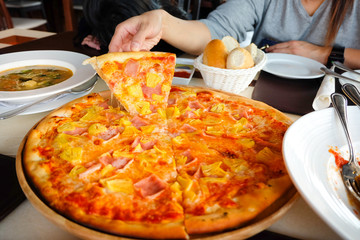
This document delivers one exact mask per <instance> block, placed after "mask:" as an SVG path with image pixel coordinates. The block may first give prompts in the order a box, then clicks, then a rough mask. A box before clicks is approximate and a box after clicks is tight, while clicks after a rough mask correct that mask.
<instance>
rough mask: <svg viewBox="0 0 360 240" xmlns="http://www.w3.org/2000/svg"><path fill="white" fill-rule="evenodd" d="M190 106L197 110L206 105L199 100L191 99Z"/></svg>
mask: <svg viewBox="0 0 360 240" xmlns="http://www.w3.org/2000/svg"><path fill="white" fill-rule="evenodd" d="M189 107H190V108H191V109H194V110H197V109H199V108H204V106H203V105H201V103H199V102H198V101H190V102H189Z"/></svg>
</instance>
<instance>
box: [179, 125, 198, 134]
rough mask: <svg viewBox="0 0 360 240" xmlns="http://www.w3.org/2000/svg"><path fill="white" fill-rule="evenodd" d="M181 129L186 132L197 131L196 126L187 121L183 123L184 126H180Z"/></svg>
mask: <svg viewBox="0 0 360 240" xmlns="http://www.w3.org/2000/svg"><path fill="white" fill-rule="evenodd" d="M180 130H182V131H184V132H186V133H192V132H195V131H196V128H195V127H193V126H191V125H189V124H187V123H185V124H184V125H182V127H181V128H180Z"/></svg>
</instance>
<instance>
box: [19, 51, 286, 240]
mask: <svg viewBox="0 0 360 240" xmlns="http://www.w3.org/2000/svg"><path fill="white" fill-rule="evenodd" d="M118 54H120V53H118ZM126 54H127V53H121V54H120V55H122V57H123V58H122V59H123V60H121V61H119V59H120V58H119V57H114V56H115V55H116V54H115V55H113V54H111V55H106V56H101V57H99V60H100V61H101V63H100V64H99V63H98V62H97V59H92V60H91V61H92V64H94V65H93V66H95V67H96V69H97V72H98V73H100V76H102V77H104V78H106V79H108V80H106V81H110V82H114V81H115V80H116V79H117V78H118V79H124V78H127V77H124V75H126V74H125V73H124V72H126V71H124V69H126V67H127V64H126V62H128V63H129V62H130V64H134V62H133V61H135V62H136V61H140V63H141V64H142V63H145V65H146V66H145V67H144V68H143V67H138V68H137V69H138V70H137V73H134V75H133V76H132V77H131V78H128V80H127V81H130V82H133V83H134V84H139V85H140V86H141V89H142V91H143V90H144V89H145V91H146V88H143V86H144V84H146V82H147V80H146V77H143V76H144V75H147V73H146V71H150V72H152V73H155V74H157V75H160V76H164V77H162V80H161V81H160V82H158V84H159V85H160V88H161V89H167V87H165V88H163V87H162V84H164V85H165V86H168V84H169V82H168V81H169V80H168V79H167V76H168V75H167V74H168V72H173V69H171V70H169V69H166V68H167V66H172V65H173V63H171V64H170V65H167V64H169V62H172V61H173V60H172V59H171V60H169V58H168V57H165V58H164V59H163V60H162V61H160V62H157V61H156V62H155V64H156V65H160V66H158V67H157V69H158V70H157V71H155V72H153V67H152V64H151V63H149V62H151V61H152V60H151V59H152V58H151V57H149V56H150V55H152V56H154V55H153V53H149V55H146V54H144V55H143V56H142V57H140V58H133V57H132V56H133V55H132V53H130V54H129V55H127V57H126ZM142 54H143V53H142ZM155 55H156V54H155ZM144 57H145V59H147V60H146V61H145V60H144V59H143V58H144ZM155 58H156V57H155ZM170 58H173V57H172V56H171V57H170ZM104 59H106V60H104ZM114 59H115V60H114ZM141 64H140V65H141ZM135 65H136V64H135ZM108 66H116V68H114V67H112V68H111V69H113V72H112V73H111V71H110V72H109V71H107V70H109V69H108ZM114 69H115V70H114ZM140 69H145V70H140ZM159 69H162V70H161V71H165V72H166V74H162V73H161V71H160V70H159ZM102 71H105V72H107V74H108V76H105V75H103V73H101V72H102ZM117 71H119V72H121V74H118V73H116V72H117ZM143 71H145V73H144V72H143ZM117 74H118V75H117ZM137 75H141V77H138V76H137ZM115 76H116V77H115ZM126 76H127V75H126ZM165 76H166V77H165ZM121 81H122V80H121ZM111 86H117V83H116V81H115V83H111V84H110V89H111V92H109V91H108V92H102V93H92V94H90V95H87V96H84V97H81V98H79V99H76V100H74V101H72V102H70V103H67V104H66V105H64V106H62V107H61V108H59V109H57V110H54V111H53V112H52V113H50V114H49V115H48V116H46V117H45V118H44V119H43V120H42V121H40V122H39V123H38V124H37V125H36V126H35V127H34V128H33V129H32V130H31V131H30V132H29V134H28V136H27V139H26V142H25V147H24V151H23V165H24V170H25V173H26V176H27V177H28V179H29V181H30V182H31V183H32V184H33V185H34V186H35V189H36V191H37V192H38V193H39V195H40V196H41V197H42V198H43V199H44V201H46V203H47V204H48V205H49V206H50V207H51V208H52V209H54V210H55V211H57V212H58V213H60V214H62V215H63V216H65V217H67V218H70V219H72V220H73V221H76V222H77V223H80V224H82V225H85V226H89V227H91V228H94V229H97V230H100V231H103V232H107V233H111V234H115V235H120V236H131V237H139V238H158V239H170V238H172V239H187V238H189V237H191V236H198V234H208V233H215V232H221V231H225V230H228V229H233V228H238V227H241V226H244V225H245V224H246V223H248V222H249V221H251V220H252V219H254V218H255V217H256V216H258V215H259V214H260V213H261V212H263V211H264V210H265V209H267V208H268V207H269V206H270V205H271V204H273V203H274V202H276V200H278V199H279V198H281V196H283V195H284V194H285V193H286V192H287V191H288V190H289V189H290V188H291V187H292V183H291V180H290V178H289V176H288V174H287V171H286V168H285V164H284V161H283V158H282V140H283V136H284V133H285V131H286V130H287V128H288V127H289V125H290V124H291V120H290V119H289V118H287V117H286V116H285V115H284V114H283V113H281V112H279V111H278V110H276V109H274V108H272V107H270V106H268V105H266V104H264V103H261V102H258V101H254V100H251V99H248V98H245V97H241V96H238V95H235V94H231V93H227V92H222V91H217V90H214V89H209V88H201V87H190V86H171V87H170V88H168V90H167V92H166V91H164V92H161V94H158V95H160V96H163V98H162V101H164V100H165V99H166V103H165V104H164V102H162V101H161V102H162V103H161V104H160V105H156V104H158V103H159V102H156V104H155V105H153V103H154V102H153V100H154V99H153V98H151V99H152V100H151V99H150V98H148V97H145V98H144V99H145V100H144V101H147V102H149V103H150V105H152V106H153V107H151V108H149V109H150V112H149V111H147V112H141V111H140V112H139V111H137V110H135V111H130V110H129V109H132V107H134V105H136V102H133V103H131V102H128V104H129V105H128V107H125V106H118V105H117V104H112V103H113V101H111V95H112V94H114V95H115V96H116V97H119V100H120V101H121V99H123V96H124V95H131V93H129V92H126V90H125V89H122V88H121V87H120V86H118V87H115V88H112V87H111ZM155 88H157V86H155ZM114 89H115V90H114ZM140 95H141V94H140ZM132 96H133V95H132ZM155 98H156V97H155ZM125 99H126V97H125ZM125 102H126V101H125ZM121 103H122V104H123V102H121ZM131 105H132V106H131ZM134 109H136V107H135V108H134Z"/></svg>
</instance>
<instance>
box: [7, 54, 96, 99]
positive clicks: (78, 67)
mask: <svg viewBox="0 0 360 240" xmlns="http://www.w3.org/2000/svg"><path fill="white" fill-rule="evenodd" d="M87 58H89V56H87V55H84V54H81V53H76V52H69V51H25V52H16V53H9V54H2V55H0V71H4V70H7V69H10V68H16V67H21V66H29V65H37V64H41V65H57V66H63V67H66V68H69V69H71V70H72V71H73V73H74V75H73V76H72V77H71V78H69V79H67V80H66V81H63V82H61V83H58V84H55V85H52V86H49V87H45V88H39V89H34V90H26V91H11V92H10V91H0V101H6V102H13V103H23V102H31V101H35V100H36V99H39V98H44V97H47V96H49V95H52V94H55V93H58V92H62V91H66V90H68V89H71V88H74V87H76V86H78V85H81V84H82V83H85V82H86V81H88V80H89V79H91V78H92V77H93V76H95V70H94V69H93V68H92V67H91V66H90V65H85V66H84V65H82V62H83V61H84V60H85V59H87Z"/></svg>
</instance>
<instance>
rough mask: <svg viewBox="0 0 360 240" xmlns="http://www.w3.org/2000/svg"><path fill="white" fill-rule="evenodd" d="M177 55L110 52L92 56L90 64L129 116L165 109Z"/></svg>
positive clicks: (87, 62)
mask: <svg viewBox="0 0 360 240" xmlns="http://www.w3.org/2000/svg"><path fill="white" fill-rule="evenodd" d="M175 62H176V55H175V54H173V53H164V52H126V53H109V54H105V55H102V56H99V57H93V58H90V59H87V60H85V61H84V63H83V64H91V65H92V66H93V67H94V69H95V70H96V72H97V73H98V74H99V75H100V77H101V78H102V79H104V81H105V82H106V83H107V85H108V86H109V88H110V90H111V92H112V93H113V94H114V96H115V97H116V99H117V100H118V101H119V102H120V103H121V105H123V106H124V107H125V109H126V110H127V111H128V112H130V114H131V115H136V114H141V115H147V114H151V113H153V112H157V111H161V110H164V111H165V109H166V107H167V100H168V96H169V92H170V89H171V82H172V78H173V76H174V69H175Z"/></svg>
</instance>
